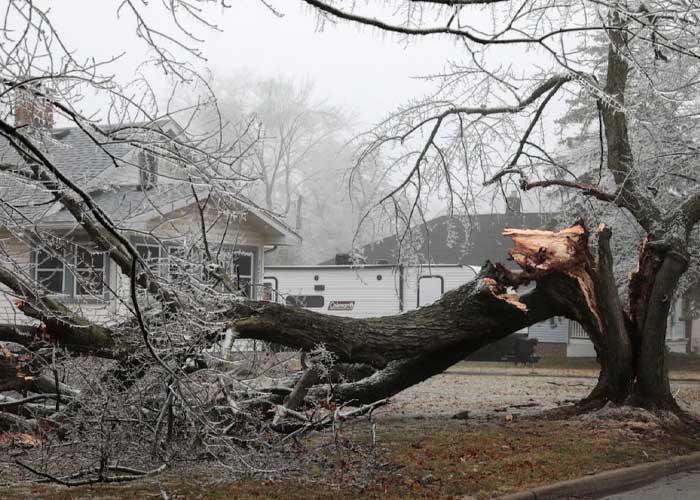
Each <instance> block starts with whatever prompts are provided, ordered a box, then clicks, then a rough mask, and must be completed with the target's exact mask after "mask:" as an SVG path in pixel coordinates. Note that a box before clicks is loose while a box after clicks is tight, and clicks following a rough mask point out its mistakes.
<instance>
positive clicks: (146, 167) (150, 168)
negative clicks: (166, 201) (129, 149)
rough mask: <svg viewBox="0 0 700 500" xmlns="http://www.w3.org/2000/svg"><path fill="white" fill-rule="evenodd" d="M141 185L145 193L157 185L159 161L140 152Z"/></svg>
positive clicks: (150, 155)
mask: <svg viewBox="0 0 700 500" xmlns="http://www.w3.org/2000/svg"><path fill="white" fill-rule="evenodd" d="M138 164H139V183H140V186H141V189H143V190H144V191H146V190H148V189H151V188H152V187H154V186H155V185H156V176H157V175H158V160H157V159H156V157H155V156H153V155H152V154H150V153H145V152H143V151H139V155H138Z"/></svg>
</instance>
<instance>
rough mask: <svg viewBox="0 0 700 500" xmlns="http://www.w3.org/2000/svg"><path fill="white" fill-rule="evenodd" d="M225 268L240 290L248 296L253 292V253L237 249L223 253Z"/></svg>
mask: <svg viewBox="0 0 700 500" xmlns="http://www.w3.org/2000/svg"><path fill="white" fill-rule="evenodd" d="M222 261H223V262H222V264H223V266H224V270H225V271H226V272H227V273H228V274H229V276H231V278H232V279H233V281H234V283H236V286H238V289H239V290H243V291H244V293H245V294H246V295H248V296H250V294H251V293H252V291H253V289H252V284H253V262H254V260H253V253H252V252H244V251H240V250H236V251H233V252H230V253H228V254H227V255H226V254H224V255H222Z"/></svg>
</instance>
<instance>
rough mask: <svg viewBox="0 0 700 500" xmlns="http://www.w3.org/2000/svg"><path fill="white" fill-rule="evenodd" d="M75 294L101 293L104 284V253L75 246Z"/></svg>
mask: <svg viewBox="0 0 700 500" xmlns="http://www.w3.org/2000/svg"><path fill="white" fill-rule="evenodd" d="M76 250H77V251H76V262H75V295H102V294H103V293H104V284H105V262H106V260H107V259H105V254H104V253H101V252H91V251H90V250H88V249H86V248H83V247H76Z"/></svg>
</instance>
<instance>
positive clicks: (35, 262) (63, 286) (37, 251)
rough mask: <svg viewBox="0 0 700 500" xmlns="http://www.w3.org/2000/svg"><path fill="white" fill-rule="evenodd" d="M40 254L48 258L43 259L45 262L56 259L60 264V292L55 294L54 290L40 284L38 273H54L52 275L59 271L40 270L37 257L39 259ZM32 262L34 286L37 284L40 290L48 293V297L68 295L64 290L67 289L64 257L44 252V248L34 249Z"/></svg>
mask: <svg viewBox="0 0 700 500" xmlns="http://www.w3.org/2000/svg"><path fill="white" fill-rule="evenodd" d="M52 250H53V249H52ZM42 253H44V254H46V255H47V257H48V258H47V259H45V260H53V259H57V260H58V261H59V262H60V263H61V267H60V273H61V291H60V292H57V291H56V290H51V289H49V288H48V287H46V286H45V285H44V284H43V283H42V280H41V279H39V273H40V272H42V271H43V272H46V271H52V272H54V273H55V272H58V271H59V269H58V268H42V267H41V263H40V259H39V257H40V255H41V254H42ZM61 253H65V252H61ZM32 260H33V267H34V281H35V282H36V284H37V285H38V286H39V287H40V288H42V289H43V290H46V291H47V292H48V295H53V296H58V295H62V296H66V295H69V294H67V293H66V288H67V287H66V259H65V255H58V252H54V253H49V252H48V251H46V249H45V248H35V249H33V250H32Z"/></svg>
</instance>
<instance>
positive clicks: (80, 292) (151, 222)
mask: <svg viewBox="0 0 700 500" xmlns="http://www.w3.org/2000/svg"><path fill="white" fill-rule="evenodd" d="M18 116H21V113H16V117H18ZM17 119H18V118H16V120H17ZM45 122H49V124H51V123H52V122H53V120H51V121H49V120H45ZM151 130H157V134H155V135H156V136H157V137H166V138H167V137H176V136H178V137H181V136H182V134H183V133H182V130H181V129H180V128H179V127H178V126H177V124H176V123H174V122H173V121H170V120H163V121H160V122H157V123H151V124H147V125H145V124H135V125H126V126H121V127H119V129H118V130H117V129H116V128H115V129H113V130H109V129H106V131H107V132H108V133H109V135H108V137H109V138H110V140H108V141H107V143H106V145H105V146H104V147H98V146H97V145H96V144H95V142H94V141H93V140H92V139H91V138H90V136H89V135H88V134H87V133H85V132H84V131H83V130H82V129H80V128H55V129H54V128H49V129H45V130H43V131H41V136H40V139H38V140H41V141H42V142H43V148H42V149H43V150H44V151H45V152H46V155H47V156H48V157H49V159H50V160H52V162H53V163H54V164H55V165H56V166H57V167H58V168H59V169H60V171H61V172H62V173H63V174H64V175H65V176H66V177H67V178H68V179H70V180H71V181H73V182H74V183H75V184H76V185H78V186H79V187H80V188H81V189H82V190H84V191H85V192H87V193H88V194H89V195H90V197H91V198H92V200H93V201H94V203H95V204H96V205H97V206H98V207H99V208H100V209H102V211H103V212H104V213H105V214H107V215H108V216H109V217H110V219H111V220H112V221H113V222H114V224H115V226H117V227H119V228H120V230H121V231H122V233H123V234H124V235H126V236H127V237H128V239H129V240H130V241H131V243H132V244H133V245H134V247H135V248H136V250H137V251H138V252H139V253H140V255H141V256H142V257H143V258H144V260H145V261H146V262H147V263H148V264H149V266H151V270H152V271H154V272H155V273H157V274H158V275H159V276H160V277H162V278H163V279H164V280H169V281H168V282H171V283H175V282H177V281H178V280H182V279H184V278H185V277H186V276H187V275H193V274H196V273H201V272H203V267H204V266H205V264H204V263H203V261H202V260H201V259H198V256H197V250H196V249H195V247H201V246H202V245H201V242H202V239H203V238H204V236H203V232H202V228H203V227H205V228H206V231H205V233H204V234H206V239H207V242H208V245H209V248H210V250H211V252H216V254H217V255H218V258H219V260H220V261H221V262H223V265H224V267H225V268H226V269H227V271H228V272H229V273H230V275H231V276H234V277H235V282H236V284H237V286H238V287H239V288H240V289H241V290H244V291H245V293H246V294H248V295H249V296H250V297H251V298H258V297H260V294H261V292H260V289H261V286H260V283H261V281H262V274H263V269H264V265H265V264H264V256H265V252H264V249H265V247H266V246H269V245H299V244H300V243H301V237H300V236H299V235H298V234H297V233H296V232H295V231H294V230H293V229H292V228H290V227H289V226H288V225H286V224H285V223H284V222H283V221H281V220H280V219H278V218H276V217H275V216H274V215H272V214H270V213H269V212H266V211H265V210H262V209H260V208H259V207H257V206H255V205H254V204H253V203H250V202H249V201H247V200H245V199H244V198H242V197H240V196H230V195H227V194H225V193H223V191H221V190H219V191H215V190H212V189H211V188H210V186H208V185H206V184H205V183H204V182H202V185H201V186H196V185H193V184H192V183H190V182H186V181H185V180H184V179H183V177H184V175H183V174H182V172H181V171H180V167H179V166H178V165H177V164H175V162H169V161H167V160H165V159H163V157H161V156H156V155H154V154H151V153H149V151H148V149H147V148H144V147H142V146H140V145H141V144H142V143H138V144H139V145H137V146H135V145H134V142H135V141H134V140H133V139H134V138H135V137H136V134H140V135H141V136H142V135H143V134H144V133H145V134H148V133H149V131H151ZM165 157H166V158H167V156H165ZM0 165H2V166H4V167H5V168H4V169H3V168H0V266H2V267H3V268H5V269H7V270H9V271H11V272H13V273H19V274H20V275H22V276H23V277H24V278H25V279H30V280H32V281H33V282H35V283H36V284H37V286H38V287H40V289H41V291H42V292H43V293H46V294H48V295H51V296H56V297H58V298H60V300H61V301H62V302H63V303H65V304H67V305H69V306H70V307H73V308H76V309H79V310H80V313H81V314H83V315H84V316H86V317H88V318H90V319H94V320H98V321H110V320H111V319H113V318H115V317H118V316H119V315H120V314H122V313H124V311H126V306H125V302H127V301H125V300H123V298H124V297H125V295H126V292H127V290H128V286H129V281H128V279H127V278H126V277H124V276H123V275H122V273H120V272H119V271H118V270H117V266H116V265H115V264H114V263H113V262H111V260H110V258H109V256H108V255H107V254H105V253H103V252H101V251H99V250H98V249H97V248H96V247H95V246H94V245H93V243H92V241H91V240H90V238H88V236H87V234H86V233H85V232H84V230H83V229H82V227H81V226H80V225H79V224H77V223H76V221H75V219H74V217H73V216H72V215H71V214H70V213H68V211H67V210H66V209H65V208H63V206H62V205H61V204H60V203H59V202H57V201H55V193H52V192H49V191H47V190H46V189H45V188H44V187H42V186H41V185H39V184H38V183H36V182H34V181H32V180H30V179H25V178H24V177H23V175H22V172H26V171H28V169H26V163H25V162H24V161H23V158H21V157H20V156H19V155H18V154H17V152H16V150H15V149H14V148H13V147H11V146H10V144H9V143H8V142H7V141H3V142H0ZM205 200H206V203H205ZM86 210H87V209H86ZM198 262H200V263H199V264H198ZM198 266H200V267H201V269H199V270H197V267H198ZM0 299H2V300H0V323H14V322H22V321H25V319H24V318H23V316H22V314H21V313H20V312H19V311H18V310H17V309H16V308H15V306H14V302H15V297H14V296H13V295H12V293H11V292H10V291H9V290H8V289H7V288H5V287H0Z"/></svg>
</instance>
